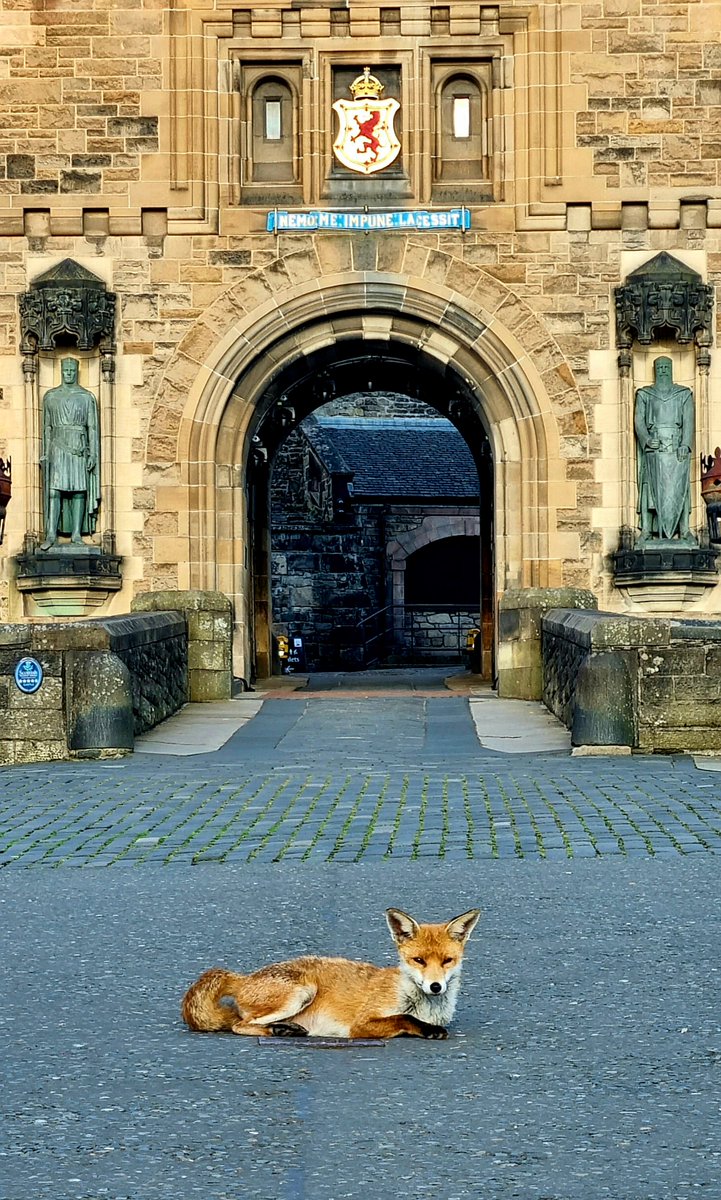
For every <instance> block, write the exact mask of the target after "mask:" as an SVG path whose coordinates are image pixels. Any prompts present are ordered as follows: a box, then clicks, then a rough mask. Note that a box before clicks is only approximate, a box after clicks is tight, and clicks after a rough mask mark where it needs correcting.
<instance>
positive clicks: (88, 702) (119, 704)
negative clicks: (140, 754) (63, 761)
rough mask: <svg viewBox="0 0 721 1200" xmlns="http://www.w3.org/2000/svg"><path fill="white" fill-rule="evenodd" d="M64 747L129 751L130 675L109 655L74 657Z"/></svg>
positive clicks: (131, 722) (131, 741)
mask: <svg viewBox="0 0 721 1200" xmlns="http://www.w3.org/2000/svg"><path fill="white" fill-rule="evenodd" d="M69 708H70V716H69V721H68V746H69V748H70V749H71V750H127V751H130V750H132V749H133V694H132V683H131V678H130V671H129V670H128V668H127V667H126V666H125V664H124V663H122V662H121V661H120V659H119V658H118V657H117V655H115V654H111V653H110V652H109V651H90V652H87V653H80V654H77V655H76V656H75V657H74V660H73V663H72V671H71V697H70V705H69Z"/></svg>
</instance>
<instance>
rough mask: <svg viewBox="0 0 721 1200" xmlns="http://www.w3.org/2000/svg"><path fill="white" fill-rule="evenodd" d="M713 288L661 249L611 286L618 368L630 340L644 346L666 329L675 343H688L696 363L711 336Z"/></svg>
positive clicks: (624, 362)
mask: <svg viewBox="0 0 721 1200" xmlns="http://www.w3.org/2000/svg"><path fill="white" fill-rule="evenodd" d="M713 298H714V290H713V287H712V286H711V285H710V284H706V283H704V282H703V280H702V279H701V276H700V275H698V274H697V272H696V271H692V270H691V268H690V267H687V266H685V265H684V263H682V262H679V260H678V259H676V258H673V257H672V255H670V254H667V253H666V251H663V252H662V253H661V254H657V255H656V257H655V258H653V259H652V260H651V262H648V263H644V265H643V266H642V267H639V268H638V270H637V271H633V272H632V273H631V274H630V275H629V276H628V278H627V280H626V282H625V283H624V284H623V285H622V286H621V287H617V288H616V341H617V345H618V348H619V351H620V354H619V362H620V364H621V367H622V369H623V368H624V367H625V366H626V365H628V366H630V353H629V352H630V349H631V346H632V345H633V343H634V341H638V342H640V344H641V345H642V346H650V345H651V344H652V343H653V341H654V340H655V339H657V338H659V337H663V336H666V337H668V335H669V332H670V333H671V334H672V335H673V337H674V338H675V339H676V341H677V342H678V343H679V345H682V346H686V345H690V344H691V343H694V344H695V345H696V347H697V358H698V361H699V365H701V366H703V365H705V364H706V360H709V349H708V348H709V347H710V346H711V343H712V340H713Z"/></svg>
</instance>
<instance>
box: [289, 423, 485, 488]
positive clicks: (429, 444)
mask: <svg viewBox="0 0 721 1200" xmlns="http://www.w3.org/2000/svg"><path fill="white" fill-rule="evenodd" d="M302 428H303V432H304V433H305V434H306V436H307V437H308V440H309V441H310V443H311V445H312V446H313V448H314V450H315V451H316V453H318V456H319V457H320V458H321V460H322V461H323V462H324V463H326V466H327V467H328V469H329V470H332V471H338V470H342V467H343V464H344V465H345V467H346V470H347V472H348V473H349V474H352V483H353V495H354V496H355V498H356V499H359V498H361V497H364V496H365V497H370V496H374V497H379V498H380V497H383V498H390V497H393V498H396V499H400V498H406V499H414V498H418V499H420V498H423V499H424V500H429V499H434V498H436V497H437V498H439V499H453V500H475V499H477V498H478V495H479V485H478V472H477V470H476V465H475V463H474V461H473V457H472V455H471V452H470V450H469V449H468V447H467V445H466V443H465V442H464V440H463V438H462V437H461V435H460V433H459V432H458V430H457V429H456V428H455V426H454V425H452V424H451V422H450V421H446V420H445V419H444V418H442V417H438V418H432V419H423V418H417V417H405V418H369V417H310V418H309V419H308V420H306V421H304V422H303V426H302ZM329 451H330V452H329ZM330 459H332V460H333V461H332V462H331V461H329V460H330Z"/></svg>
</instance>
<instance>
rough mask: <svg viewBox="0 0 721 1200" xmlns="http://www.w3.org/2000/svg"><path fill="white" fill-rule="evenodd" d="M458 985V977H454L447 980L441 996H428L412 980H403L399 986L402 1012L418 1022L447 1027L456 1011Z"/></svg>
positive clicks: (459, 983)
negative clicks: (401, 993)
mask: <svg viewBox="0 0 721 1200" xmlns="http://www.w3.org/2000/svg"><path fill="white" fill-rule="evenodd" d="M460 985H461V981H460V977H459V976H458V975H456V976H454V977H453V979H451V980H449V982H448V988H447V989H446V991H445V992H444V993H443V995H441V996H433V995H431V996H429V995H427V994H426V992H424V991H423V989H422V988H419V987H418V985H417V984H416V983H415V982H414V981H413V980H411V979H404V980H403V983H402V985H401V987H402V992H403V996H402V1001H403V1003H404V1008H403V1011H404V1012H407V1013H408V1015H409V1016H411V1017H418V1020H419V1021H426V1022H427V1023H428V1024H429V1025H448V1024H449V1022H450V1021H452V1019H453V1014H454V1013H455V1011H456V1004H457V1003H458V989H459V987H460Z"/></svg>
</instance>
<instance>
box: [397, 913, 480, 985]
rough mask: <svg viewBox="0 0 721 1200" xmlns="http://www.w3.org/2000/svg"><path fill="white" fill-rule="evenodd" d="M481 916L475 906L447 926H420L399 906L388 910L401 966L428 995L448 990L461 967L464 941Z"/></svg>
mask: <svg viewBox="0 0 721 1200" xmlns="http://www.w3.org/2000/svg"><path fill="white" fill-rule="evenodd" d="M480 915H481V914H480V911H479V910H478V909H477V908H474V909H471V910H470V911H469V912H466V913H462V914H461V916H460V917H454V918H453V920H452V921H449V922H448V924H446V925H419V924H418V922H417V921H414V919H413V917H409V916H408V913H404V912H401V911H400V909H397V908H389V909H388V911H387V912H386V920H387V922H388V928H389V929H390V931H391V935H392V937H393V940H394V942H395V943H396V945H397V947H398V953H399V955H400V959H401V969H402V970H403V971H404V972H405V974H406V975H408V976H409V977H410V978H411V979H412V980H413V982H414V983H416V984H417V985H418V987H419V988H421V989H422V991H424V992H425V994H426V995H427V996H442V995H443V994H444V993H445V992H446V991H448V985H449V983H450V982H451V980H452V979H453V977H454V976H455V975H457V974H458V972H459V971H460V969H461V962H462V959H463V950H464V948H465V944H466V942H467V940H468V938H469V937H470V935H471V931H472V930H473V929H474V928H475V926H476V923H477V921H478V918H479V917H480Z"/></svg>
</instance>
